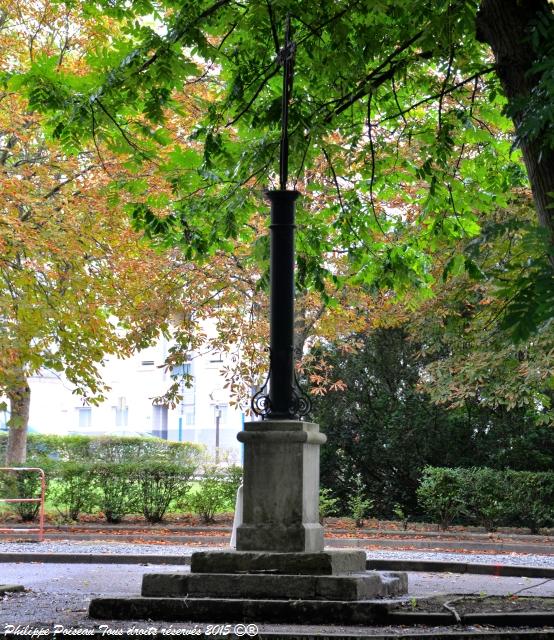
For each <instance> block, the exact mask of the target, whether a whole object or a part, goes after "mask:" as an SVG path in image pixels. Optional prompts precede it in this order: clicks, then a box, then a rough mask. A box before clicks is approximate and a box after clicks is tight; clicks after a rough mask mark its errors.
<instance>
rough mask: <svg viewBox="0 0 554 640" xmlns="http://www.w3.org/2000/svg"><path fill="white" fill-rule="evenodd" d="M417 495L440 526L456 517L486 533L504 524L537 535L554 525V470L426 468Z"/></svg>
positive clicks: (445, 526)
mask: <svg viewBox="0 0 554 640" xmlns="http://www.w3.org/2000/svg"><path fill="white" fill-rule="evenodd" d="M417 494H418V499H419V502H420V505H421V506H422V507H423V508H424V509H425V511H426V513H427V515H428V516H430V517H431V518H433V519H434V520H435V521H436V522H438V524H439V526H440V527H441V528H442V529H446V528H447V527H448V526H449V525H450V524H452V523H453V522H456V521H458V522H471V523H473V524H477V525H480V526H483V527H485V528H486V529H487V530H488V531H494V530H495V529H497V528H498V527H499V526H501V525H504V526H522V527H528V528H529V529H531V531H532V532H533V533H538V531H539V529H540V528H542V527H550V526H554V473H552V472H533V471H513V470H511V469H506V470H502V471H498V470H495V469H488V468H481V467H474V468H470V469H461V468H454V469H446V468H441V467H426V468H425V469H424V470H423V476H422V478H421V482H420V485H419V488H418V490H417Z"/></svg>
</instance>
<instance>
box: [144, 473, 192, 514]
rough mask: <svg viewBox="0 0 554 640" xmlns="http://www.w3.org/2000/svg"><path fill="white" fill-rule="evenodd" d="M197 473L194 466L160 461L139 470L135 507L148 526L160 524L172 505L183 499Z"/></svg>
mask: <svg viewBox="0 0 554 640" xmlns="http://www.w3.org/2000/svg"><path fill="white" fill-rule="evenodd" d="M195 471H196V467H195V466H194V465H189V466H188V467H185V466H182V465H179V464H176V463H169V462H158V461H145V462H144V463H143V464H141V465H140V466H137V467H136V469H135V472H134V474H133V475H134V479H135V482H136V491H137V503H136V504H137V507H138V509H139V510H140V511H141V512H142V514H143V515H144V517H145V518H146V520H147V521H148V522H153V523H155V522H161V521H162V520H163V517H164V515H165V513H166V511H167V509H168V508H169V506H170V504H171V503H172V502H175V501H180V500H182V499H183V498H184V496H185V494H186V493H187V491H188V490H189V488H190V479H191V477H192V475H193V474H194V472H195Z"/></svg>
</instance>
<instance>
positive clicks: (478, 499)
mask: <svg viewBox="0 0 554 640" xmlns="http://www.w3.org/2000/svg"><path fill="white" fill-rule="evenodd" d="M459 472H460V474H461V477H462V481H463V488H462V500H463V502H464V507H465V512H466V513H467V515H468V517H469V518H470V520H471V521H472V522H473V523H474V524H477V525H479V526H482V527H485V529H486V530H487V531H496V529H497V528H498V527H499V526H500V525H501V524H504V523H506V522H508V520H509V506H508V496H509V487H508V485H507V479H506V474H505V473H504V472H502V471H496V470H495V469H488V468H486V467H482V468H481V467H473V468H472V469H460V470H459Z"/></svg>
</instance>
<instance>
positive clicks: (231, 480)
mask: <svg viewBox="0 0 554 640" xmlns="http://www.w3.org/2000/svg"><path fill="white" fill-rule="evenodd" d="M241 479H242V469H241V468H240V467H239V466H237V465H231V466H229V467H221V466H218V465H216V464H214V463H212V462H207V463H205V464H204V465H203V468H202V480H201V481H200V486H199V487H198V489H197V490H196V491H195V492H194V493H192V494H191V495H189V496H188V498H187V500H186V506H188V507H189V508H190V509H192V511H193V513H196V514H197V515H199V516H200V517H201V518H202V521H203V522H204V523H206V524H209V523H211V522H214V516H215V514H216V513H218V512H219V511H223V510H224V509H230V510H232V509H233V507H234V502H235V496H236V493H237V489H238V487H239V485H240V482H241Z"/></svg>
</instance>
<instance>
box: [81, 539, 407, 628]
mask: <svg viewBox="0 0 554 640" xmlns="http://www.w3.org/2000/svg"><path fill="white" fill-rule="evenodd" d="M365 563H366V559H365V553H364V552H363V551H358V550H347V549H341V550H333V551H323V552H320V553H275V552H249V551H213V552H199V553H194V554H193V555H192V560H191V572H183V573H174V574H167V573H160V574H147V575H145V576H144V578H143V583H142V596H140V597H134V598H95V599H93V600H92V601H91V604H90V608H89V615H90V616H91V617H92V618H101V619H127V620H129V619H151V620H164V621H185V620H188V621H194V622H203V621H213V622H256V621H257V622H260V621H265V622H283V623H286V622H290V623H293V622H303V623H305V624H309V623H322V622H333V621H334V622H344V623H347V622H350V623H355V622H357V623H360V624H362V623H364V624H374V623H376V622H377V621H378V620H379V619H381V618H382V616H383V615H385V614H386V609H387V608H386V606H384V603H382V602H379V601H378V600H375V599H376V598H390V597H395V596H400V595H403V594H405V593H406V592H407V588H408V579H407V574H405V573H401V572H379V571H366V570H365Z"/></svg>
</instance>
